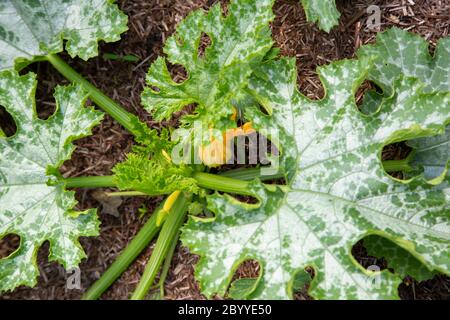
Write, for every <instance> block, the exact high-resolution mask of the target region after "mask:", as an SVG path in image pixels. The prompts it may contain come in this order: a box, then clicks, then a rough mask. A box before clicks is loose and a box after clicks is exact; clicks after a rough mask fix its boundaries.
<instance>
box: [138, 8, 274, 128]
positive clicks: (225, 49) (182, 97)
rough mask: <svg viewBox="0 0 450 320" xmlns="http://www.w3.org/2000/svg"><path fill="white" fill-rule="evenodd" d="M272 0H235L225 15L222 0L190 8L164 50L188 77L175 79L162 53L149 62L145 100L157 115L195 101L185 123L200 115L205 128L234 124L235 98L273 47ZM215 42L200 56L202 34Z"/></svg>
mask: <svg viewBox="0 0 450 320" xmlns="http://www.w3.org/2000/svg"><path fill="white" fill-rule="evenodd" d="M272 4H273V0H259V1H254V0H234V1H232V2H231V3H230V5H229V6H228V14H227V15H226V16H223V14H222V11H221V7H220V4H216V5H215V6H213V7H212V8H211V9H210V11H209V12H208V13H205V12H204V11H203V10H198V11H195V12H193V13H191V14H190V15H189V16H188V17H187V18H186V19H185V20H183V21H182V22H181V23H180V24H179V25H178V27H177V31H176V33H175V34H174V35H173V36H172V37H170V38H169V39H167V41H166V44H165V47H164V52H165V53H166V55H167V60H168V61H169V62H170V63H172V64H179V65H182V66H183V67H184V68H185V69H186V71H187V73H188V76H189V77H188V79H187V80H185V81H183V82H182V83H175V82H174V81H173V80H172V78H171V76H170V74H169V71H168V69H167V63H166V59H165V58H162V57H159V58H158V59H157V60H156V61H155V62H154V63H153V64H152V65H151V67H150V70H149V72H148V75H147V79H146V82H147V87H146V88H145V89H144V92H143V94H142V104H143V105H144V107H145V108H146V109H147V110H148V111H150V112H152V113H153V117H154V119H156V120H163V119H170V118H171V117H172V115H173V113H174V112H176V111H179V110H181V109H183V107H185V106H187V105H190V104H197V106H196V110H195V115H191V116H184V117H182V122H183V124H184V126H185V127H190V126H191V125H192V121H194V120H197V119H198V120H201V121H202V124H204V125H205V127H206V128H208V127H209V128H211V127H214V128H217V129H225V128H227V127H232V126H236V123H235V122H234V121H232V120H230V116H231V115H232V113H233V108H232V107H233V105H234V103H233V101H234V100H239V96H240V94H241V93H242V92H241V90H242V89H243V88H244V87H245V86H246V85H247V83H248V77H249V76H250V74H251V73H252V66H253V65H255V64H257V63H259V62H260V61H261V60H262V59H263V58H264V56H265V55H266V53H267V52H268V51H269V50H270V48H271V47H272V39H271V37H270V29H269V26H268V23H269V21H271V20H272V19H273V13H272V10H271V9H272ZM203 33H204V34H206V35H208V36H209V38H210V40H211V45H210V46H208V47H207V48H206V50H205V52H204V55H203V56H202V55H201V54H200V53H199V43H200V40H201V37H202V34H203Z"/></svg>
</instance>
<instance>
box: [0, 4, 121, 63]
mask: <svg viewBox="0 0 450 320" xmlns="http://www.w3.org/2000/svg"><path fill="white" fill-rule="evenodd" d="M113 2H114V1H112V0H51V1H50V0H2V1H0V70H3V69H9V68H12V67H16V68H18V69H20V68H22V67H24V66H25V65H26V64H28V63H30V62H32V61H34V60H36V59H37V60H38V59H39V57H41V56H45V55H47V54H50V53H58V52H61V51H62V50H63V39H64V40H67V43H66V45H65V47H66V50H67V52H68V53H69V54H70V55H71V56H72V57H75V56H79V57H80V58H82V59H84V60H87V59H89V58H91V57H94V56H96V55H97V53H98V52H97V42H98V41H99V40H104V41H106V42H113V41H117V40H119V39H120V34H121V33H122V32H124V31H126V30H127V17H126V15H125V14H123V13H122V12H121V11H120V10H119V9H118V7H117V5H115V4H114V3H113Z"/></svg>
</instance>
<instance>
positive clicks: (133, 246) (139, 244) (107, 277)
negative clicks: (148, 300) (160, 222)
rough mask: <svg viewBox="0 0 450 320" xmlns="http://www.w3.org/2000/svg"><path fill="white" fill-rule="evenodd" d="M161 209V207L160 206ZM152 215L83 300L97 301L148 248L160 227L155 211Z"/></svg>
mask: <svg viewBox="0 0 450 320" xmlns="http://www.w3.org/2000/svg"><path fill="white" fill-rule="evenodd" d="M160 207H161V206H160ZM158 210H159V209H157V210H155V212H154V213H153V214H152V216H151V217H150V218H149V219H148V221H147V222H146V223H145V224H144V226H143V227H142V228H141V230H139V232H138V234H137V235H136V236H135V237H134V239H133V240H131V242H130V244H128V246H127V247H126V248H125V250H124V251H123V252H122V253H121V254H120V255H119V256H118V257H117V259H116V261H114V262H113V264H112V265H111V266H110V267H109V268H108V269H107V270H106V271H105V272H104V273H103V274H102V276H101V277H100V279H98V280H97V281H96V282H95V283H94V284H93V285H92V286H91V287H90V288H89V290H88V291H87V292H86V293H85V294H84V295H83V297H82V299H83V300H95V299H98V298H99V297H100V296H101V295H102V294H103V292H105V291H106V289H108V288H109V287H110V286H111V285H112V284H113V283H114V281H116V280H117V278H119V277H120V275H121V274H122V273H123V272H124V271H125V270H126V269H127V268H128V266H129V265H130V264H131V263H132V262H133V261H134V260H135V259H136V258H137V256H138V255H139V254H140V253H141V252H142V251H143V250H144V249H145V248H146V247H147V246H148V244H149V243H150V241H152V240H153V238H154V237H155V235H156V234H157V233H158V232H159V230H160V227H158V226H157V225H156V217H157V211H158Z"/></svg>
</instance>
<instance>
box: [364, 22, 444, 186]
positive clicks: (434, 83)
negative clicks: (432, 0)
mask: <svg viewBox="0 0 450 320" xmlns="http://www.w3.org/2000/svg"><path fill="white" fill-rule="evenodd" d="M428 46H429V45H428V43H427V42H426V41H425V40H424V39H423V38H422V37H420V36H418V35H415V34H413V33H410V32H407V31H404V30H402V29H398V28H392V29H389V30H387V31H385V32H383V33H379V34H378V36H377V42H376V43H375V44H372V45H366V46H363V47H361V48H360V49H359V51H358V56H359V57H374V58H375V60H374V64H375V68H374V69H372V70H371V71H370V72H369V80H372V81H373V82H375V83H376V84H377V85H378V86H380V88H381V89H382V90H383V93H384V95H380V94H377V93H375V92H374V91H369V92H368V93H367V94H366V96H365V97H364V99H365V101H364V103H363V106H362V108H363V110H364V111H365V112H366V113H370V112H373V111H375V110H376V109H377V108H378V106H379V105H380V103H381V100H382V99H383V97H384V96H387V95H390V94H391V93H392V86H393V83H394V80H395V79H396V78H397V77H398V76H399V75H405V76H409V77H415V78H418V79H419V80H420V81H421V82H422V83H424V84H425V88H424V91H425V92H450V37H446V38H442V39H440V40H439V41H438V42H437V45H436V49H435V53H434V55H433V56H431V55H430V53H429V50H428ZM430 110H433V109H430ZM449 130H450V127H447V129H446V133H445V134H444V135H441V136H436V137H427V138H422V139H415V140H413V141H409V142H408V144H409V145H410V146H411V147H412V148H414V149H416V150H415V153H414V155H413V161H412V164H413V165H414V166H415V167H416V168H423V169H424V174H425V177H426V178H427V179H428V180H429V182H430V183H432V184H439V183H441V182H442V181H443V180H444V178H445V175H446V173H447V168H448V161H449V159H450V153H449V152H450V151H449V150H450V148H449V136H450V134H449Z"/></svg>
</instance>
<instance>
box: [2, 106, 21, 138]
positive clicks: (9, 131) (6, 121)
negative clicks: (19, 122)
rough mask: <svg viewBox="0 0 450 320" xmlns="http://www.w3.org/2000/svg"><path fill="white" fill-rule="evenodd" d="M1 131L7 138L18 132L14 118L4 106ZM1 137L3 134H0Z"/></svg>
mask: <svg viewBox="0 0 450 320" xmlns="http://www.w3.org/2000/svg"><path fill="white" fill-rule="evenodd" d="M0 129H1V131H3V133H4V135H5V136H7V137H11V136H13V135H14V134H15V133H16V132H17V126H16V122H15V121H14V118H13V117H12V116H11V114H9V112H8V111H6V108H5V107H3V106H2V105H0ZM1 135H2V134H1V132H0V136H1Z"/></svg>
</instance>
